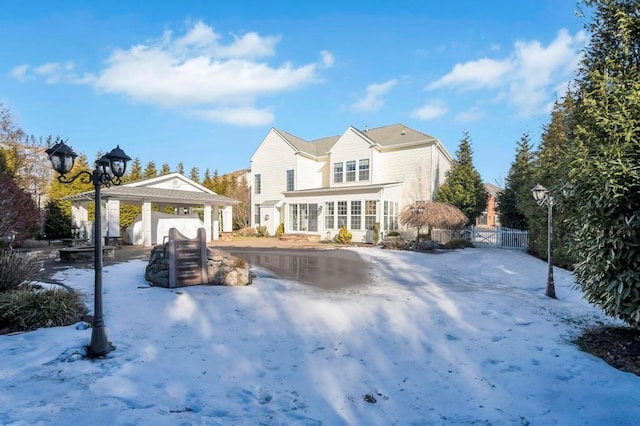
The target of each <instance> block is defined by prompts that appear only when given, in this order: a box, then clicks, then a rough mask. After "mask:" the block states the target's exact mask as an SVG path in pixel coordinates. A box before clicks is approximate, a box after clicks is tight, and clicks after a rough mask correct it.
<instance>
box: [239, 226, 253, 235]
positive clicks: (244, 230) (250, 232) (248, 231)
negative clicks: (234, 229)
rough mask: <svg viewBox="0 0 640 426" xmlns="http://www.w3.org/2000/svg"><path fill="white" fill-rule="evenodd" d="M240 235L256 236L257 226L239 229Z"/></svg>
mask: <svg viewBox="0 0 640 426" xmlns="http://www.w3.org/2000/svg"><path fill="white" fill-rule="evenodd" d="M238 235H240V236H241V237H255V236H256V230H255V228H252V227H250V226H247V227H246V228H242V229H239V230H238Z"/></svg>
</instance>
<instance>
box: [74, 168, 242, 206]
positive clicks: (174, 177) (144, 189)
mask: <svg viewBox="0 0 640 426" xmlns="http://www.w3.org/2000/svg"><path fill="white" fill-rule="evenodd" d="M163 183H165V185H162V184H163ZM167 183H168V185H167ZM168 186H169V187H168ZM178 188H182V189H178ZM101 193H102V196H103V197H105V198H106V197H114V198H119V199H121V200H149V201H152V202H171V203H174V202H187V203H212V204H216V205H232V204H238V203H239V201H236V200H234V199H232V198H229V197H224V196H222V195H218V194H216V193H215V192H213V191H211V190H210V189H208V188H206V187H204V186H202V185H200V184H199V183H197V182H194V181H192V180H191V179H189V178H188V177H186V176H184V175H182V174H180V173H170V174H168V175H162V176H157V177H153V178H149V179H140V180H137V181H134V182H127V183H124V184H122V185H118V186H111V187H105V188H102V189H101ZM94 197H95V191H93V190H92V191H86V192H81V193H78V194H74V195H68V196H66V197H64V198H63V199H64V200H93V199H94Z"/></svg>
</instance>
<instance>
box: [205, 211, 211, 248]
mask: <svg viewBox="0 0 640 426" xmlns="http://www.w3.org/2000/svg"><path fill="white" fill-rule="evenodd" d="M204 230H205V232H206V236H207V237H206V239H207V242H210V241H211V206H207V205H205V206H204Z"/></svg>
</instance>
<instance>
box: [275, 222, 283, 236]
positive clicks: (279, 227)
mask: <svg viewBox="0 0 640 426" xmlns="http://www.w3.org/2000/svg"><path fill="white" fill-rule="evenodd" d="M282 234H284V223H282V222H280V225H278V229H276V237H279V236H280V235H282Z"/></svg>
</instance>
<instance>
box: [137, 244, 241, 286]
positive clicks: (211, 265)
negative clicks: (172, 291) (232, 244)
mask: <svg viewBox="0 0 640 426" xmlns="http://www.w3.org/2000/svg"><path fill="white" fill-rule="evenodd" d="M249 268H250V265H249V263H247V262H246V261H245V260H243V259H240V258H239V257H235V256H231V255H230V254H228V253H225V252H222V251H220V250H212V249H208V250H207V281H208V282H207V283H208V284H211V285H227V286H245V285H248V284H251V282H252V275H251V272H250V270H249ZM144 277H145V279H146V280H147V281H148V282H150V283H151V285H155V286H159V287H169V258H168V255H167V250H166V246H165V245H157V246H155V247H154V248H153V249H152V250H151V255H150V256H149V263H148V265H147V268H146V271H145V275H144Z"/></svg>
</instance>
